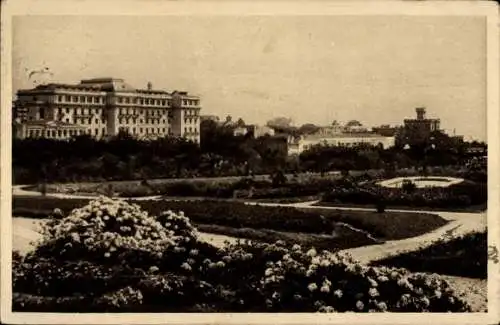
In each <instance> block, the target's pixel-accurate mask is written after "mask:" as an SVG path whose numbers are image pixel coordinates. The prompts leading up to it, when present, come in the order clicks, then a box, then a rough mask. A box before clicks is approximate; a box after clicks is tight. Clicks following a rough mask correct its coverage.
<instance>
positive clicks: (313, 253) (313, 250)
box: [306, 248, 318, 257]
mask: <svg viewBox="0 0 500 325" xmlns="http://www.w3.org/2000/svg"><path fill="white" fill-rule="evenodd" d="M317 254H318V253H317V252H316V250H315V249H314V248H311V249H310V250H308V251H307V253H306V255H307V256H309V257H314V256H316V255H317Z"/></svg>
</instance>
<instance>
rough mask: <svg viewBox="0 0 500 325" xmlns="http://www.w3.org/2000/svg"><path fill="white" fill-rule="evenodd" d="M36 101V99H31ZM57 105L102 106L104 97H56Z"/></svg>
mask: <svg viewBox="0 0 500 325" xmlns="http://www.w3.org/2000/svg"><path fill="white" fill-rule="evenodd" d="M33 99H34V100H36V98H33ZM57 102H58V103H88V104H104V97H101V96H70V95H58V96H57Z"/></svg>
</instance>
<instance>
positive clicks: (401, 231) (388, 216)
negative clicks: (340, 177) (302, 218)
mask: <svg viewBox="0 0 500 325" xmlns="http://www.w3.org/2000/svg"><path fill="white" fill-rule="evenodd" d="M298 209H299V210H303V211H304V210H306V208H298ZM308 210H309V211H311V209H308ZM314 211H315V212H316V213H319V214H321V215H323V216H324V217H325V218H327V219H328V220H332V221H336V222H343V223H347V224H349V225H352V226H353V227H355V228H358V229H362V230H365V231H367V232H369V233H370V234H372V235H373V236H374V237H376V238H378V239H381V240H398V239H404V238H410V237H416V236H420V235H423V234H425V233H428V232H430V231H432V230H435V229H437V228H440V227H443V226H444V225H446V224H447V223H448V221H447V220H445V219H443V218H441V217H440V216H437V215H435V214H430V213H420V212H393V211H391V212H383V213H378V212H376V211H355V210H352V211H345V210H335V209H321V208H315V209H314Z"/></svg>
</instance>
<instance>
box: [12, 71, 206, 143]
mask: <svg viewBox="0 0 500 325" xmlns="http://www.w3.org/2000/svg"><path fill="white" fill-rule="evenodd" d="M13 107H14V114H13V116H14V117H15V122H14V127H15V131H14V134H15V136H17V137H19V138H30V137H47V138H55V139H69V138H70V137H72V136H74V135H83V134H87V135H90V136H92V137H95V138H104V137H107V136H115V135H117V134H118V133H119V132H126V133H128V134H130V135H131V136H133V137H136V138H138V139H156V138H159V137H165V136H177V137H183V138H185V139H187V140H191V141H193V142H196V143H199V142H200V110H201V103H200V98H199V97H198V96H193V95H190V94H188V93H187V92H179V91H174V92H167V91H164V90H153V87H152V85H151V83H148V86H147V88H146V89H136V88H133V87H131V86H130V85H128V84H127V83H126V82H125V81H124V80H123V79H115V78H97V79H88V80H82V81H81V82H80V83H79V84H76V85H71V84H55V83H50V84H46V85H40V86H37V87H35V88H33V89H28V90H19V91H18V92H17V100H16V101H15V102H14V104H13Z"/></svg>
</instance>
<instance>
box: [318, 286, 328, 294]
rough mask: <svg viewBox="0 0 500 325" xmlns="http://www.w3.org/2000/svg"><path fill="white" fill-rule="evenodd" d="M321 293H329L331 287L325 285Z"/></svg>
mask: <svg viewBox="0 0 500 325" xmlns="http://www.w3.org/2000/svg"><path fill="white" fill-rule="evenodd" d="M320 291H321V292H324V293H328V292H330V287H329V286H328V285H323V286H321V289H320Z"/></svg>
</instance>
